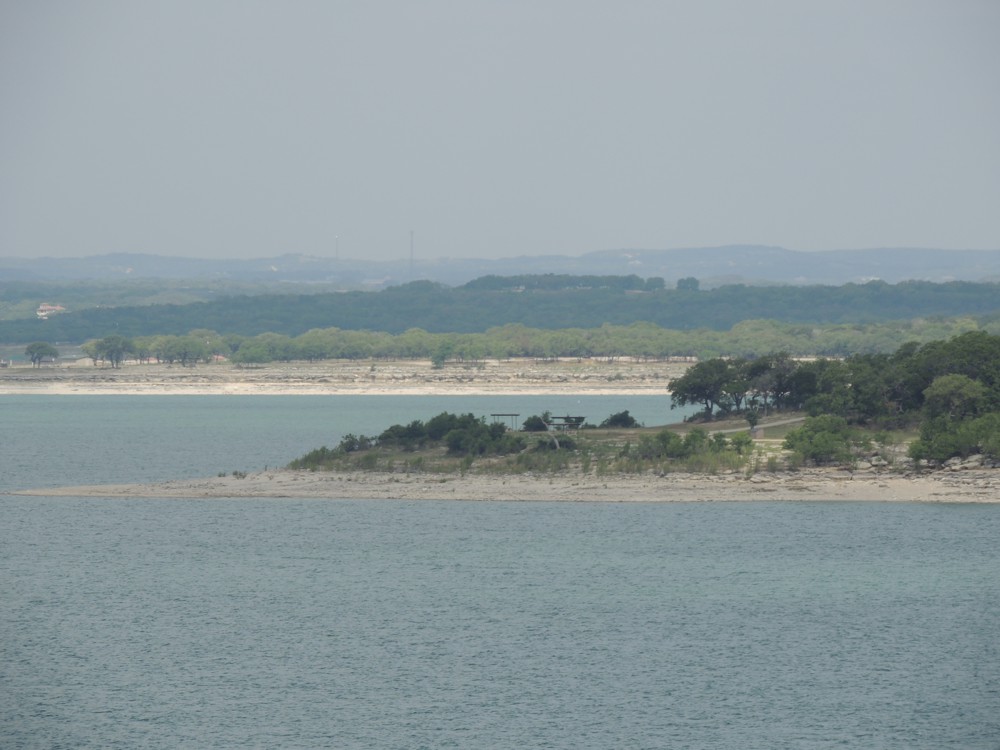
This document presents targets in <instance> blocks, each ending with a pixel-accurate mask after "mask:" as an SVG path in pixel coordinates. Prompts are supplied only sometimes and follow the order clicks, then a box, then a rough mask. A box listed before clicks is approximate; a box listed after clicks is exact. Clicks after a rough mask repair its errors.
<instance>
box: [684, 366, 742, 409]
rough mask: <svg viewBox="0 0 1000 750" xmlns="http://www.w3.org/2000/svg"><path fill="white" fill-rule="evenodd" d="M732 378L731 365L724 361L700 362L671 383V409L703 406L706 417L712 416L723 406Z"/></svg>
mask: <svg viewBox="0 0 1000 750" xmlns="http://www.w3.org/2000/svg"><path fill="white" fill-rule="evenodd" d="M731 377H732V372H731V370H730V367H729V363H728V362H727V361H726V360H724V359H708V360H705V361H704V362H699V363H698V364H696V365H694V366H693V367H691V368H690V369H688V371H687V372H685V373H684V374H683V375H681V377H679V378H676V379H674V380H671V381H670V408H671V409H674V408H676V407H678V406H686V405H687V404H703V405H704V407H705V415H706V416H711V415H712V412H713V411H714V409H715V408H716V407H719V406H722V404H723V402H724V401H723V400H724V399H725V397H726V386H727V385H728V384H729V383H730V381H731Z"/></svg>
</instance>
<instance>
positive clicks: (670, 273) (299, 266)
mask: <svg viewBox="0 0 1000 750" xmlns="http://www.w3.org/2000/svg"><path fill="white" fill-rule="evenodd" d="M544 273H557V274H575V275H600V276H606V275H628V274H636V275H638V276H642V277H644V278H649V277H656V276H658V277H662V278H664V279H665V280H666V282H667V285H668V286H672V285H673V283H674V282H676V281H677V279H681V278H685V277H691V276H693V277H695V278H698V279H699V280H700V281H701V285H702V288H711V287H715V286H721V285H723V284H736V283H743V284H797V285H804V284H831V285H839V284H845V283H850V282H866V281H871V280H873V279H881V280H883V281H886V282H889V283H898V282H900V281H907V280H924V281H935V282H941V281H998V280H1000V250H940V249H931V248H875V249H866V250H828V251H816V252H802V251H796V250H787V249H785V248H780V247H768V246H763V245H726V246H722V247H710V248H677V249H672V250H627V249H625V250H601V251H597V252H592V253H587V254H584V255H580V256H567V255H542V256H520V257H507V258H496V259H481V258H433V259H427V258H419V257H416V258H414V259H412V261H411V260H410V259H408V258H407V259H400V260H397V261H367V260H359V259H354V258H345V259H339V258H334V257H317V256H309V255H301V254H285V255H280V256H276V257H272V258H254V259H246V260H220V259H201V258H184V257H173V256H163V255H144V254H139V253H134V254H110V255H96V256H89V257H83V258H37V259H28V258H0V281H81V280H106V281H114V280H123V279H138V278H145V279H150V278H159V279H219V280H228V281H238V282H251V283H261V282H292V283H317V282H322V283H326V284H337V285H341V286H343V287H344V288H354V289H357V288H366V287H367V288H379V287H384V286H389V285H393V284H399V283H405V282H407V281H412V280H414V279H427V280H431V281H436V282H440V283H443V284H448V285H459V284H464V283H466V282H468V281H471V280H472V279H475V278H478V277H480V276H485V275H490V274H494V275H499V276H509V275H517V274H544Z"/></svg>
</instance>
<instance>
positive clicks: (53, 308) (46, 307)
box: [35, 302, 66, 320]
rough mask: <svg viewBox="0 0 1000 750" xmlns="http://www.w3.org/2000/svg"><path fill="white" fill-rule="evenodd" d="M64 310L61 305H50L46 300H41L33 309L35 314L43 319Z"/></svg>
mask: <svg viewBox="0 0 1000 750" xmlns="http://www.w3.org/2000/svg"><path fill="white" fill-rule="evenodd" d="M63 312H66V308H65V307H63V306H62V305H50V304H49V303H48V302H43V303H42V304H40V305H39V306H38V309H37V310H35V315H37V316H38V317H39V318H41V319H42V320H45V319H46V318H48V317H49V316H50V315H57V314H59V313H63Z"/></svg>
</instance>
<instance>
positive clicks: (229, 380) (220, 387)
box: [0, 358, 689, 396]
mask: <svg viewBox="0 0 1000 750" xmlns="http://www.w3.org/2000/svg"><path fill="white" fill-rule="evenodd" d="M687 367H689V363H687V362H681V361H644V360H636V359H631V358H614V359H606V358H600V359H587V358H584V359H576V358H560V359H510V360H484V361H481V362H465V363H448V364H445V365H444V366H442V367H434V366H432V365H431V363H430V362H429V361H427V360H412V361H383V360H339V361H325V362H314V363H311V362H294V363H273V364H268V365H262V366H259V367H238V366H236V365H232V364H230V363H228V362H218V363H212V364H199V365H197V366H196V367H182V366H180V365H163V364H138V363H126V364H124V365H123V366H122V367H120V368H117V369H112V368H111V367H106V366H95V365H93V364H92V363H91V361H90V360H80V361H78V362H75V363H70V364H59V365H49V366H43V367H37V368H36V367H31V366H29V365H20V366H13V367H7V368H3V369H0V395H2V394H27V393H34V394H48V395H57V394H81V395H82V394H114V393H123V394H132V395H141V394H174V393H183V394H189V395H200V394H239V395H254V394H267V395H295V394H320V395H323V394H345V393H346V394H351V393H356V394H402V395H414V396H417V395H438V394H450V393H463V394H467V395H475V394H482V395H490V394H495V393H521V394H526V395H531V394H549V393H556V394H558V393H581V394H591V395H601V394H612V393H613V394H643V393H663V392H665V391H666V389H667V384H668V383H669V382H670V380H671V379H673V378H677V377H680V376H681V375H682V374H683V373H684V371H685V370H686V369H687Z"/></svg>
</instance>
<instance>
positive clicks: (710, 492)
mask: <svg viewBox="0 0 1000 750" xmlns="http://www.w3.org/2000/svg"><path fill="white" fill-rule="evenodd" d="M15 494H22V495H46V496H53V495H58V496H78V497H86V496H89V497H121V498H128V497H146V498H315V499H333V500H336V499H371V500H466V501H523V502H544V501H563V502H705V501H747V500H780V501H901V502H934V503H996V502H1000V470H998V469H985V468H981V467H980V468H973V467H969V468H967V469H956V470H948V469H946V470H939V471H934V472H921V473H910V474H898V473H892V472H886V471H878V470H866V471H856V472H849V471H844V470H838V469H808V470H803V471H796V472H777V473H758V474H753V475H751V476H749V477H748V476H746V475H744V474H720V475H700V474H666V475H662V476H636V475H614V476H610V475H609V476H596V475H594V474H587V475H584V474H555V475H528V474H525V475H521V474H518V475H478V474H465V475H459V474H416V473H411V474H404V473H392V474H389V473H368V472H309V471H289V470H279V471H268V472H256V473H253V474H248V475H245V476H231V475H230V476H222V477H212V478H207V479H189V480H180V481H171V482H162V483H157V484H124V485H96V486H81V487H60V488H42V489H33V490H25V491H22V492H19V493H15Z"/></svg>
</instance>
